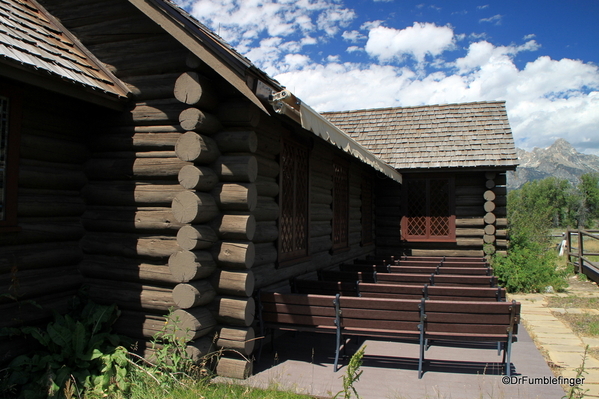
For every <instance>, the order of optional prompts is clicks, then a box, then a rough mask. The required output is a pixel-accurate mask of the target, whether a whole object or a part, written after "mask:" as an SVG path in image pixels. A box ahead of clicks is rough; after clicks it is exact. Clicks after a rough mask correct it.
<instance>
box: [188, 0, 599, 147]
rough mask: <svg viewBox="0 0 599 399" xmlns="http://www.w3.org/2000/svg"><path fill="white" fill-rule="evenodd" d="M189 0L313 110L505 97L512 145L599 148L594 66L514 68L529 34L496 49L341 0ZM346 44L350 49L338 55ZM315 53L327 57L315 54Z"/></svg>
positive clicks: (527, 48)
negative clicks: (362, 15)
mask: <svg viewBox="0 0 599 399" xmlns="http://www.w3.org/2000/svg"><path fill="white" fill-rule="evenodd" d="M178 1H180V2H189V3H191V0H178ZM193 4H194V5H193V7H192V9H193V14H194V15H195V16H196V17H197V18H198V19H199V20H200V21H201V22H203V23H205V24H207V25H208V26H210V27H212V28H213V29H214V30H215V31H217V30H219V32H220V34H221V36H223V37H224V38H225V39H226V40H228V41H230V42H231V44H232V45H233V46H234V47H235V48H236V49H237V50H238V51H240V52H241V53H242V54H244V55H245V56H247V57H248V58H249V59H250V60H252V61H253V62H254V63H255V64H256V65H257V66H258V67H259V68H261V69H262V70H264V71H265V72H267V73H268V74H270V75H271V76H272V77H273V78H275V79H276V80H278V81H279V82H281V84H283V85H285V86H287V87H288V88H289V89H290V90H291V91H293V92H294V93H295V94H296V95H297V96H298V97H299V98H301V99H302V100H303V101H306V102H307V103H308V104H309V105H310V106H312V107H313V108H315V109H316V110H319V111H334V110H337V111H338V110H348V109H361V108H377V107H394V106H413V105H422V104H439V103H453V102H468V101H491V100H503V101H506V104H507V108H508V115H509V118H510V123H511V126H512V130H513V132H514V136H515V138H516V144H517V145H518V146H521V147H522V148H526V149H531V148H532V147H534V146H537V147H547V146H549V145H550V144H551V143H553V141H554V140H555V139H556V138H558V137H562V138H565V139H566V140H568V141H569V142H571V143H572V144H573V145H574V146H575V147H577V148H578V149H579V150H585V151H586V152H588V153H596V154H599V132H598V130H599V129H598V126H599V68H598V67H597V66H596V65H594V64H590V63H585V62H583V61H580V60H571V59H561V60H554V59H551V58H550V57H548V56H545V55H540V56H538V57H536V59H534V60H533V61H531V62H529V63H527V64H526V65H525V66H523V67H518V66H517V65H516V63H515V62H514V59H515V57H516V56H518V54H520V53H522V52H532V51H539V50H540V49H541V46H540V44H539V43H537V42H536V41H535V40H533V38H534V37H535V36H534V35H532V34H531V35H527V36H525V37H524V40H523V42H522V44H510V45H498V44H497V43H492V42H491V41H490V39H487V36H486V35H485V34H484V33H482V34H469V35H468V36H466V35H465V34H464V33H462V32H460V33H456V32H454V29H453V28H452V27H451V26H437V25H435V24H434V23H427V22H414V23H413V25H412V26H407V27H405V28H403V29H402V28H400V27H387V26H384V25H383V22H382V21H368V22H365V21H358V20H357V18H358V16H357V15H356V13H355V12H354V11H353V10H351V9H348V8H346V7H344V6H343V4H342V2H341V1H340V0H243V1H242V0H196V1H195V2H194V3H193ZM425 6H426V5H424V4H423V5H422V7H425ZM488 7H489V6H488V5H485V6H479V7H478V8H479V9H481V10H483V9H486V8H488ZM501 18H502V17H501V15H495V16H493V17H490V18H486V19H482V20H480V22H489V23H500V22H501ZM352 22H354V23H355V22H357V23H358V24H361V26H360V27H359V28H354V26H351V23H352ZM219 27H220V29H219ZM366 33H367V34H368V36H366V35H365V34H366ZM361 40H366V44H365V46H363V47H360V45H359V43H360V41H361ZM333 41H337V43H335V44H337V46H336V47H335V50H334V52H333V53H327V48H326V47H324V46H323V44H324V43H331V42H333ZM467 41H470V42H471V43H469V44H465V43H467ZM347 43H350V44H352V45H351V46H349V47H347V48H346V50H345V52H343V50H341V49H342V48H343V46H344V44H347ZM458 43H459V44H460V45H463V46H466V47H465V48H464V50H465V54H464V53H461V52H457V51H455V52H454V51H453V50H456V49H458ZM311 49H314V50H315V52H314V53H315V54H316V51H319V53H318V54H319V59H321V60H323V61H320V62H316V61H315V60H314V59H312V58H311V57H310V54H311V53H310V52H308V50H311ZM358 52H365V53H366V54H367V55H368V56H370V57H371V58H370V59H369V62H363V63H358V62H345V59H346V58H347V57H350V56H352V55H355V54H356V53H358ZM359 57H360V58H359V59H361V60H364V59H366V58H365V56H364V55H360V56H359ZM414 61H415V62H414Z"/></svg>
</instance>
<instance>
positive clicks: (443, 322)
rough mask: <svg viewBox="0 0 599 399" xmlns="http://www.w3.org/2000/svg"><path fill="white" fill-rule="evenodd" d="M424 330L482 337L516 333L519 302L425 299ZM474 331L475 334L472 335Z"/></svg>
mask: <svg viewBox="0 0 599 399" xmlns="http://www.w3.org/2000/svg"><path fill="white" fill-rule="evenodd" d="M424 306H425V310H424V311H425V313H426V326H425V329H426V332H427V333H439V334H442V333H448V334H455V335H456V336H459V335H461V336H463V337H467V338H472V339H479V340H484V338H485V336H486V335H493V336H502V335H505V336H506V337H507V335H508V333H509V332H510V331H509V329H510V328H511V329H512V334H517V332H518V323H519V322H520V303H516V302H459V301H435V300H428V301H425V305H424ZM472 335H476V337H472Z"/></svg>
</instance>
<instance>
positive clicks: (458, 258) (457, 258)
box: [365, 255, 488, 264]
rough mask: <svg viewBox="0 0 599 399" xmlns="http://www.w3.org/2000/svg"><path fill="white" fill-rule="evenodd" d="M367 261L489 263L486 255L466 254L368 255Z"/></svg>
mask: <svg viewBox="0 0 599 399" xmlns="http://www.w3.org/2000/svg"><path fill="white" fill-rule="evenodd" d="M365 261H368V262H372V261H375V263H379V262H382V261H384V262H387V263H395V262H400V261H418V262H434V263H439V262H449V263H451V262H459V263H478V264H480V263H488V262H487V259H485V258H484V257H465V256H411V255H410V256H405V255H404V256H388V257H381V256H367V257H366V259H365Z"/></svg>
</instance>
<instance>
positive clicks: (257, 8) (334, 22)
mask: <svg viewBox="0 0 599 399" xmlns="http://www.w3.org/2000/svg"><path fill="white" fill-rule="evenodd" d="M178 1H179V2H180V3H181V4H183V5H189V4H192V5H191V6H190V7H189V9H190V10H191V14H192V15H193V16H194V17H196V18H197V19H198V20H199V21H201V22H202V23H204V24H206V25H207V26H209V27H211V28H212V29H213V30H214V31H216V32H217V33H218V34H220V35H221V36H222V37H223V38H224V39H225V40H226V41H228V42H229V43H231V44H232V45H233V46H234V47H236V48H237V49H238V50H239V51H241V52H242V53H244V54H245V53H246V52H247V51H251V50H249V49H250V47H259V46H261V44H260V43H261V40H262V39H264V36H265V35H266V36H270V37H282V38H287V37H290V36H293V35H296V36H298V35H299V36H300V37H303V38H307V37H311V38H312V40H316V39H314V37H318V38H319V39H318V40H327V38H328V37H330V36H332V35H335V34H337V33H338V32H339V31H340V30H341V29H343V28H345V27H346V26H347V25H348V24H349V23H350V22H351V21H352V20H353V19H354V18H355V17H356V14H355V12H354V11H353V10H351V9H349V8H344V7H342V6H341V5H339V2H338V1H336V0H293V1H292V0H195V1H193V2H192V1H190V0H178ZM312 33H318V34H317V35H314V34H312ZM296 42H298V43H300V44H303V43H305V42H304V41H302V39H301V38H300V39H296ZM240 45H241V46H242V47H241V48H240V47H239V46H240Z"/></svg>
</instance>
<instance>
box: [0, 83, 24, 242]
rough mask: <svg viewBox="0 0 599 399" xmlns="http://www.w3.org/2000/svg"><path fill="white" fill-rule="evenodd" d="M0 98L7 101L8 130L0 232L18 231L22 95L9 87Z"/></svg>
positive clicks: (3, 90)
mask: <svg viewBox="0 0 599 399" xmlns="http://www.w3.org/2000/svg"><path fill="white" fill-rule="evenodd" d="M0 97H4V98H6V99H8V129H7V140H6V150H5V151H6V162H5V168H6V172H5V178H6V180H5V181H4V184H3V187H2V188H0V190H2V191H3V192H2V193H1V194H2V195H1V196H0V201H2V207H3V209H4V211H3V212H2V215H1V216H0V231H1V232H7V231H18V230H19V227H18V225H17V210H18V209H17V208H18V185H19V152H20V151H19V147H20V143H21V110H22V93H21V91H20V90H19V89H17V88H16V87H14V86H11V85H5V84H3V85H2V87H0Z"/></svg>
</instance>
